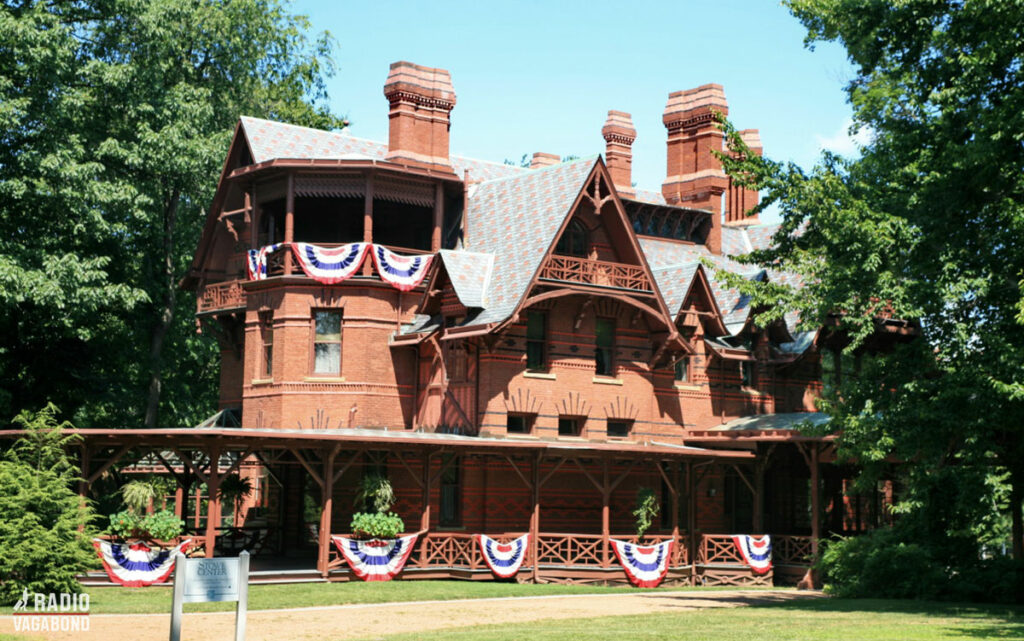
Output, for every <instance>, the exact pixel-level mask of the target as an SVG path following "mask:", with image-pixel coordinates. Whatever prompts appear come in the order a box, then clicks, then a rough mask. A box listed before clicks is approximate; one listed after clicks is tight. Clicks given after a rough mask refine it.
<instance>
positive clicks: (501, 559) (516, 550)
mask: <svg viewBox="0 0 1024 641" xmlns="http://www.w3.org/2000/svg"><path fill="white" fill-rule="evenodd" d="M476 536H477V542H478V543H479V544H480V553H481V555H483V557H484V563H486V564H487V567H489V568H491V572H493V573H494V576H496V577H498V578H501V579H508V578H511V577H514V576H515V575H516V573H517V572H519V568H520V567H521V566H522V565H523V560H524V559H526V550H528V549H529V547H530V535H529V533H527V534H524V535H522V536H521V537H519V538H518V539H516V540H514V541H509V542H508V543H498V542H497V541H495V540H494V539H492V538H491V537H489V536H486V535H484V534H477V535H476Z"/></svg>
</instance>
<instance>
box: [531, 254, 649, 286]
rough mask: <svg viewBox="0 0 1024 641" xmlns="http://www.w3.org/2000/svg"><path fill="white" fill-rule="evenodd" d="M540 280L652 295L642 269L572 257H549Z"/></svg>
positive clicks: (542, 269)
mask: <svg viewBox="0 0 1024 641" xmlns="http://www.w3.org/2000/svg"><path fill="white" fill-rule="evenodd" d="M540 278H542V279H545V280H557V281H568V282H571V283H584V284H586V285H598V286H600V287H617V288H620V289H631V290H634V291H642V292H649V291H652V288H651V281H650V279H649V278H647V273H646V272H645V271H644V270H643V268H642V267H637V266H635V265H623V264H622V263H612V262H608V261H604V260H590V259H589V258H576V257H574V256H550V257H549V258H548V259H547V261H545V262H544V266H543V267H542V268H541V270H540Z"/></svg>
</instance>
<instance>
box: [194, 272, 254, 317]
mask: <svg viewBox="0 0 1024 641" xmlns="http://www.w3.org/2000/svg"><path fill="white" fill-rule="evenodd" d="M244 307H245V292H244V291H242V281H240V280H229V281H224V282H223V283H213V284H210V285H206V286H204V287H203V288H202V289H201V290H199V296H198V297H197V298H196V310H197V312H198V313H200V314H208V313H210V312H221V311H227V310H232V309H242V308H244Z"/></svg>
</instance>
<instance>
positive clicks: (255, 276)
mask: <svg viewBox="0 0 1024 641" xmlns="http://www.w3.org/2000/svg"><path fill="white" fill-rule="evenodd" d="M280 248H281V243H275V244H273V245H266V246H264V247H260V248H259V249H250V250H249V252H248V258H249V260H248V261H247V263H246V267H247V269H248V272H249V280H263V279H264V278H266V277H267V255H268V254H272V253H274V252H276V251H277V250H278V249H280Z"/></svg>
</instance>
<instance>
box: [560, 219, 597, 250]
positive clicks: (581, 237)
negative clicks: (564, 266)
mask: <svg viewBox="0 0 1024 641" xmlns="http://www.w3.org/2000/svg"><path fill="white" fill-rule="evenodd" d="M588 244H589V243H588V242H587V228H586V227H584V226H583V223H581V222H580V221H578V220H572V221H569V226H568V227H566V228H565V233H563V234H562V237H561V238H559V239H558V244H557V245H555V253H556V254H561V255H562V256H579V257H580V258H586V257H587V249H588V247H587V245H588Z"/></svg>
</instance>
